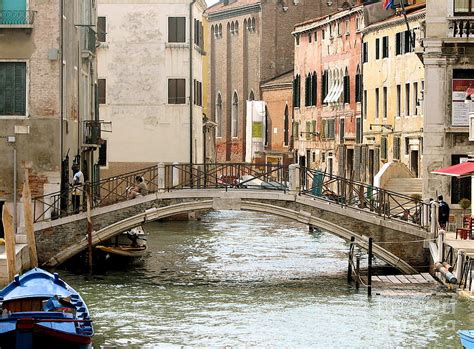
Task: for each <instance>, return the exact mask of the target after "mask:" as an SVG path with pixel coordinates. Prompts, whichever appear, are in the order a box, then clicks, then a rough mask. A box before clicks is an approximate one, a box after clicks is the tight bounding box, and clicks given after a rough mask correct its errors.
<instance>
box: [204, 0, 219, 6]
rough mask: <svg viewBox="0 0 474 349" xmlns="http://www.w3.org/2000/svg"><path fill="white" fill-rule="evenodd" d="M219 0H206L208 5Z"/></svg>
mask: <svg viewBox="0 0 474 349" xmlns="http://www.w3.org/2000/svg"><path fill="white" fill-rule="evenodd" d="M218 1H219V0H206V3H207V6H211V5H214V4H215V3H216V2H218Z"/></svg>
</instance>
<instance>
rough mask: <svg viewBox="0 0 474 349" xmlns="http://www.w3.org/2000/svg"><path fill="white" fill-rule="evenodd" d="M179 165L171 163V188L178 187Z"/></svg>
mask: <svg viewBox="0 0 474 349" xmlns="http://www.w3.org/2000/svg"><path fill="white" fill-rule="evenodd" d="M178 165H179V163H177V162H173V187H177V186H178V185H179V168H178Z"/></svg>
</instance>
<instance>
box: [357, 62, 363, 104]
mask: <svg viewBox="0 0 474 349" xmlns="http://www.w3.org/2000/svg"><path fill="white" fill-rule="evenodd" d="M355 79H356V81H355V84H356V86H355V89H356V90H355V93H356V96H355V97H356V102H362V88H361V87H362V76H361V74H360V66H357V72H356V77H355Z"/></svg>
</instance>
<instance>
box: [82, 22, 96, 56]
mask: <svg viewBox="0 0 474 349" xmlns="http://www.w3.org/2000/svg"><path fill="white" fill-rule="evenodd" d="M81 29H82V30H81V41H82V50H83V51H89V52H91V53H93V54H95V51H96V42H97V37H96V33H95V31H94V30H93V29H92V28H90V27H82V28H81Z"/></svg>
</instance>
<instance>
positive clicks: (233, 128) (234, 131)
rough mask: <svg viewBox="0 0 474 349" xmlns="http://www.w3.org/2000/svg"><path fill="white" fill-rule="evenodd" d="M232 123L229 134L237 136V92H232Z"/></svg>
mask: <svg viewBox="0 0 474 349" xmlns="http://www.w3.org/2000/svg"><path fill="white" fill-rule="evenodd" d="M231 118H232V120H231V121H232V123H231V135H232V137H238V135H239V97H238V96H237V92H234V96H233V97H232V115H231Z"/></svg>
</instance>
